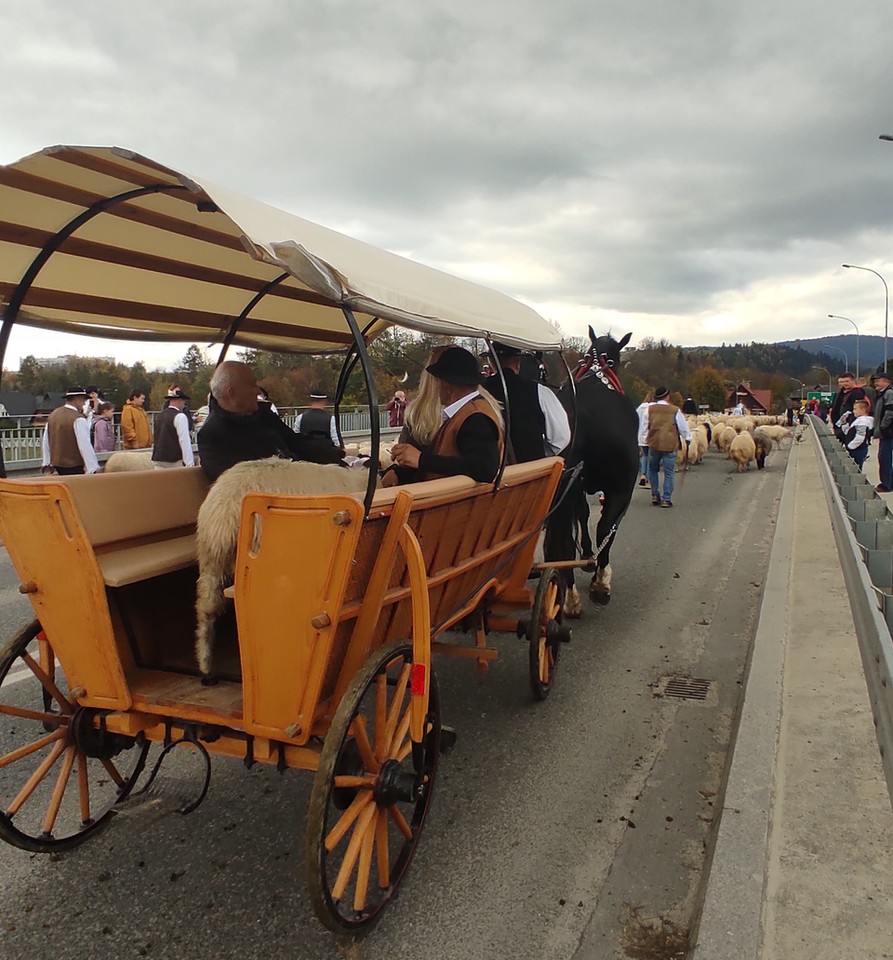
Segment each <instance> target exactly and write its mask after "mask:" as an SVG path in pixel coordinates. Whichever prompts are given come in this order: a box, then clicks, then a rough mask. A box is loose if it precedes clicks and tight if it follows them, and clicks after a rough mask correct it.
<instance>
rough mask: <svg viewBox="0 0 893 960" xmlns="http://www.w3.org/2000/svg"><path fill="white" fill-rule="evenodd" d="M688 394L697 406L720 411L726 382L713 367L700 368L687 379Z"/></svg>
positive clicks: (723, 403) (725, 392)
mask: <svg viewBox="0 0 893 960" xmlns="http://www.w3.org/2000/svg"><path fill="white" fill-rule="evenodd" d="M688 392H689V393H690V394H691V396H692V398H693V399H694V400H695V402H696V403H698V404H707V406H708V407H709V409H711V410H722V409H723V407H724V406H725V402H726V394H727V392H728V391H727V390H726V382H725V380H724V379H723V376H722V374H721V373H720V372H719V371H718V370H717V369H716V368H715V367H701V368H700V369H699V370H696V371H695V372H694V373H693V374H692V375H691V376H690V377H689V379H688Z"/></svg>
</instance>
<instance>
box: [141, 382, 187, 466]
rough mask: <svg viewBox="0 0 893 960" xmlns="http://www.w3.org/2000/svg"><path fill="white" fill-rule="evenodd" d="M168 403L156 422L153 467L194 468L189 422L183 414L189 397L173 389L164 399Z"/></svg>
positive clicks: (178, 389) (177, 388) (179, 390)
mask: <svg viewBox="0 0 893 960" xmlns="http://www.w3.org/2000/svg"><path fill="white" fill-rule="evenodd" d="M164 399H165V400H167V402H168V406H167V409H166V410H164V411H163V412H162V413H161V414H160V415H159V416H158V418H157V420H156V422H155V445H154V447H153V448H152V466H153V467H155V469H156V470H166V469H168V468H170V467H182V466H187V467H194V466H195V457H194V456H193V453H192V439H191V437H190V436H189V420H188V419H187V417H186V414H185V413H184V412H183V408H184V407H185V406H186V401H187V400H188V399H189V397H188V396H187V395H186V394H185V393H183V391H182V390H181V389H180V388H179V387H172V388H171V389H170V390H168V392H167V396H166V397H165V398H164Z"/></svg>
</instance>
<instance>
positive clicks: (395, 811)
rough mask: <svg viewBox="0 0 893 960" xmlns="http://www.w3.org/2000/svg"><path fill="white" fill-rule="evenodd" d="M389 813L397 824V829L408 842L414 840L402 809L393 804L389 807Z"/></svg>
mask: <svg viewBox="0 0 893 960" xmlns="http://www.w3.org/2000/svg"><path fill="white" fill-rule="evenodd" d="M388 813H389V814H390V815H391V819H392V820H393V821H394V823H395V824H397V829H398V830H399V831H400V832H401V833H402V834H403V836H404V837H406V839H407V840H412V830H411V829H410V826H409V824H408V823H407V822H406V817H404V816H403V814H402V813H401V811H400V808H399V807H398V806H397V805H396V804H391V806H389V807H388Z"/></svg>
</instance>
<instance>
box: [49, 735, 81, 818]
mask: <svg viewBox="0 0 893 960" xmlns="http://www.w3.org/2000/svg"><path fill="white" fill-rule="evenodd" d="M76 752H77V747H75V745H74V744H71V745H70V746H69V747H68V748H67V749H66V751H65V759H64V760H63V761H62V769H61V770H60V771H59V776H58V777H57V778H56V786H55V787H53V795H52V797H51V798H50V805H49V806H48V807H47V813H46V816H45V817H44V818H43V832H44V833H45V834H46V835H48V836H51V835H52V833H53V827H54V826H55V825H56V817H58V816H59V808H60V807H61V806H62V798H63V797H64V796H65V790H66V788H67V787H68V781H69V779H70V778H71V771H72V768H73V767H74V758H75V754H76Z"/></svg>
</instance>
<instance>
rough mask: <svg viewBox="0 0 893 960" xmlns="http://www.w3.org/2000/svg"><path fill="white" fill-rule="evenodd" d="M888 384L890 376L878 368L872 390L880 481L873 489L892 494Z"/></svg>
mask: <svg viewBox="0 0 893 960" xmlns="http://www.w3.org/2000/svg"><path fill="white" fill-rule="evenodd" d="M890 384H891V380H890V374H889V373H887V371H886V370H884V368H883V367H880V368H879V369H878V371H877V373H876V374H875V375H874V389H875V391H876V392H877V400H875V404H874V432H875V436H877V437H878V438H879V440H878V455H877V462H878V473H879V474H880V481H881V482H880V483H879V484H878V485H877V486H876V487H875V488H874V489H875V490H877V492H878V493H890V492H893V390H891V389H890Z"/></svg>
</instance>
